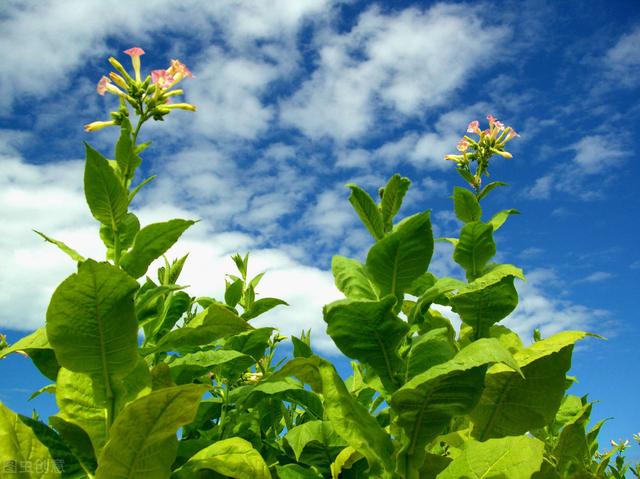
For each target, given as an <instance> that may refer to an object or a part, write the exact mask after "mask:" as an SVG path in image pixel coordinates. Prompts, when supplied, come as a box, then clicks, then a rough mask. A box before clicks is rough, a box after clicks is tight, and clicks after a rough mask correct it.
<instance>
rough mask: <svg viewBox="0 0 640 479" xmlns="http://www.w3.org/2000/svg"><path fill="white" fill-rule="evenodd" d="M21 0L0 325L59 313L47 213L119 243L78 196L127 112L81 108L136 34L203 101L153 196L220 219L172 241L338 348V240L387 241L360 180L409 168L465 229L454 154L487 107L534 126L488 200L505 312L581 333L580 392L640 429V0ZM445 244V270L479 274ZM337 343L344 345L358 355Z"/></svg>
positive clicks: (15, 13) (11, 35)
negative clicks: (334, 316) (116, 121)
mask: <svg viewBox="0 0 640 479" xmlns="http://www.w3.org/2000/svg"><path fill="white" fill-rule="evenodd" d="M122 6H123V4H122V2H118V1H115V0H113V1H100V2H98V1H86V0H85V1H80V0H68V1H62V2H57V1H56V2H54V1H43V2H24V1H14V0H9V1H8V2H3V4H2V6H0V32H2V33H1V34H0V60H1V64H2V65H4V68H3V69H2V70H0V91H1V92H2V94H1V95H0V211H1V212H2V213H0V215H1V217H0V218H1V220H0V222H1V224H2V225H3V233H2V235H1V236H0V263H1V264H2V265H3V272H4V274H3V275H2V276H1V277H0V331H3V332H6V333H8V335H9V339H10V340H15V339H17V338H18V337H20V336H22V335H23V334H24V333H25V332H26V331H28V330H31V329H34V328H36V327H38V326H40V325H42V324H43V321H44V312H45V310H46V306H47V303H48V298H49V296H50V294H51V292H52V290H53V289H54V288H55V286H56V285H57V284H58V283H59V282H60V281H61V280H62V279H63V278H64V277H65V276H66V275H68V274H70V273H71V272H72V270H73V267H74V265H73V264H71V262H69V261H68V260H67V258H66V257H64V255H62V254H60V253H58V251H56V250H55V248H52V247H49V246H47V245H45V244H43V243H42V241H41V240H39V239H38V238H37V237H36V236H35V235H34V234H33V233H32V232H31V228H36V229H39V230H41V231H44V232H46V233H47V234H49V235H51V236H54V237H56V238H58V239H61V240H63V241H65V242H67V243H68V244H70V245H72V246H73V247H75V248H76V249H77V250H79V251H80V252H81V253H83V254H85V255H87V256H92V257H95V258H102V257H103V254H104V251H103V249H102V247H101V246H100V244H99V242H98V238H97V234H96V233H97V231H96V225H95V224H94V222H93V220H92V219H91V217H90V214H89V213H88V210H87V208H86V205H85V204H84V200H83V196H82V190H81V185H82V155H83V146H82V141H83V140H88V141H90V142H92V144H94V145H95V146H96V147H98V148H100V149H102V150H103V151H104V152H105V153H108V152H109V149H110V148H111V146H110V145H111V144H112V142H113V140H114V135H115V131H112V132H109V131H102V132H99V133H94V134H91V135H87V134H86V133H84V132H83V131H82V125H83V124H85V123H88V122H90V121H93V120H98V119H106V118H107V116H108V111H110V109H113V108H115V107H116V100H115V99H114V98H113V97H109V96H107V97H100V96H98V95H97V94H96V92H95V85H96V83H97V81H98V80H99V78H100V77H101V75H103V74H105V73H107V72H108V67H109V64H108V63H107V61H106V59H107V57H108V56H110V55H114V56H116V57H118V58H120V59H121V60H122V61H123V63H124V62H125V60H126V57H125V55H123V54H122V53H121V52H122V50H124V49H126V48H129V47H131V46H140V47H142V48H144V49H145V50H146V52H147V53H146V55H144V56H143V57H142V64H143V70H146V71H148V70H151V69H156V68H164V67H166V66H167V65H168V62H169V60H170V59H171V58H179V59H181V60H182V61H183V62H184V63H186V64H187V65H188V66H189V67H190V69H191V70H192V71H193V72H194V74H195V76H196V78H195V79H193V80H189V81H185V85H184V88H185V93H186V94H185V97H186V100H187V101H189V102H191V103H194V104H196V105H197V106H198V112H197V113H195V114H192V113H189V112H175V113H173V114H172V115H171V116H170V117H169V119H168V120H167V122H165V123H164V124H154V125H151V126H150V127H149V128H148V129H147V130H146V131H145V132H144V133H143V137H144V139H145V140H146V139H150V140H152V141H153V146H152V149H151V150H149V153H148V154H146V156H145V157H144V165H143V170H144V173H148V174H157V175H158V179H157V180H156V181H155V182H154V183H153V184H152V185H151V186H150V187H149V188H148V189H147V190H146V191H145V192H144V194H142V195H141V196H140V200H139V201H138V203H137V204H136V212H137V213H138V214H139V216H140V217H141V219H142V220H143V223H149V222H152V221H158V220H164V219H168V218H171V217H184V218H199V219H201V220H202V221H201V222H200V223H198V225H197V226H196V227H194V228H192V230H191V231H189V232H188V234H187V235H185V237H184V240H183V241H182V242H181V244H180V245H179V246H177V247H176V248H175V249H174V250H173V252H172V253H173V254H174V255H178V254H181V253H183V252H186V251H190V252H191V256H190V259H189V262H188V265H187V268H186V270H185V273H184V280H183V281H184V282H185V283H188V284H190V285H191V286H192V291H193V292H194V293H197V294H208V295H214V296H216V295H217V296H220V293H221V291H222V288H223V285H224V281H223V275H224V273H226V272H231V271H232V263H231V261H230V260H229V259H228V256H229V255H230V254H232V253H234V252H236V251H241V252H244V251H251V252H252V263H251V269H252V270H253V271H254V273H257V272H259V271H262V270H267V271H268V274H267V276H266V277H265V280H264V282H263V285H262V290H261V292H262V294H263V295H265V296H271V295H275V296H280V297H282V298H284V299H286V300H287V301H288V302H289V303H290V304H291V307H290V308H288V309H287V310H284V309H281V310H279V311H274V312H272V313H270V314H269V315H267V316H266V317H265V323H266V322H268V323H269V324H271V325H277V326H279V327H280V328H281V329H282V331H283V332H284V333H297V332H299V331H300V330H301V329H302V328H308V327H311V328H312V330H313V332H314V342H315V345H316V347H317V348H318V349H319V350H320V351H321V352H322V353H324V354H327V355H331V354H334V355H335V348H334V347H333V346H332V345H331V343H330V341H329V340H328V339H327V337H326V335H325V334H324V325H323V322H322V317H321V308H322V305H323V304H326V303H327V302H330V301H332V300H333V299H336V298H338V297H339V295H338V293H337V292H336V290H335V288H334V287H333V285H332V279H331V275H330V273H329V272H328V269H329V264H330V258H331V255H333V254H343V255H348V256H353V257H359V258H362V257H363V255H364V253H365V251H366V250H367V248H368V247H369V245H370V239H369V237H368V235H367V233H366V231H365V230H364V229H363V228H361V227H359V226H358V221H357V217H356V215H355V214H354V213H353V212H352V211H351V209H350V206H349V204H348V202H347V196H348V190H346V189H345V188H344V184H345V183H348V182H356V183H358V184H360V185H362V186H364V187H366V188H368V189H369V190H370V191H371V192H374V191H375V190H376V189H377V187H378V186H380V185H382V184H383V183H384V181H385V179H386V178H387V177H388V176H390V175H391V174H393V173H394V172H400V173H402V174H404V175H406V176H409V177H410V178H411V179H412V181H413V187H412V189H411V190H410V194H409V197H408V200H407V204H406V205H405V207H404V209H403V213H405V214H410V213H412V212H415V211H417V210H419V209H426V208H429V209H432V211H433V213H432V215H433V221H434V224H435V229H436V234H437V235H441V236H448V235H452V234H455V233H456V232H457V229H458V228H459V225H458V224H457V222H456V220H455V217H454V216H453V214H452V208H451V206H452V205H451V200H450V199H449V198H448V196H449V194H450V191H451V189H452V188H453V186H455V185H460V180H459V178H458V177H457V175H456V174H455V172H454V171H453V167H452V165H451V164H450V163H448V162H445V161H444V160H443V156H444V155H445V154H446V153H453V152H455V145H456V143H457V141H458V139H459V138H460V136H461V135H462V134H463V132H464V130H465V128H466V125H467V123H468V122H469V121H471V120H474V119H478V120H484V117H485V116H486V115H487V114H488V113H492V114H494V115H496V116H497V117H498V118H500V119H501V120H502V121H504V122H505V123H507V124H508V125H513V127H514V128H515V129H516V130H517V131H518V132H519V133H520V134H521V137H520V138H518V139H517V141H514V142H512V143H511V144H510V145H512V146H511V151H512V153H513V154H514V158H513V159H512V160H503V159H500V160H497V161H495V162H494V165H493V168H492V175H493V179H499V180H503V181H507V182H508V183H510V185H511V186H510V187H509V188H508V189H503V190H501V191H499V192H498V193H494V194H493V195H492V197H491V198H490V199H489V200H488V201H487V203H486V206H485V210H486V211H488V212H490V213H492V212H496V211H498V210H500V209H505V208H518V209H519V210H520V211H521V212H522V215H520V216H517V217H512V218H511V219H510V220H509V222H508V224H507V225H506V226H505V227H503V228H502V229H501V230H500V232H499V233H498V234H497V237H496V239H497V242H498V249H499V252H500V256H499V260H500V261H503V262H510V263H514V264H517V265H519V266H521V267H523V268H524V269H525V273H526V274H527V277H528V281H527V282H526V283H525V284H521V285H519V291H520V294H521V305H520V307H519V309H518V310H517V311H516V312H515V313H514V314H513V315H512V317H510V318H509V320H508V325H509V326H511V327H513V328H514V329H516V330H518V331H519V332H521V333H522V334H523V335H526V336H529V334H530V331H531V329H532V328H534V327H541V328H542V331H543V333H545V334H552V333H553V332H556V331H559V330H562V329H585V330H588V331H592V332H595V333H599V334H602V335H604V336H606V337H607V338H609V339H608V341H606V342H605V341H595V340H591V341H589V342H588V343H585V344H584V345H583V346H580V348H579V350H578V351H577V352H576V355H575V359H574V367H573V374H575V375H577V376H578V379H579V381H580V382H579V384H578V385H577V386H576V393H579V394H584V393H587V392H588V393H589V394H590V397H591V398H592V399H596V400H599V401H601V402H600V404H598V406H597V407H596V409H595V416H596V417H597V418H604V417H615V419H613V420H611V421H609V423H608V424H607V426H606V427H605V430H604V431H605V432H604V435H603V439H607V440H608V439H609V438H619V437H623V438H629V437H630V436H631V434H632V433H637V432H638V431H639V430H640V412H639V411H638V408H637V403H638V396H639V394H640V390H639V389H638V383H639V381H638V374H637V372H636V365H637V364H638V362H639V361H640V354H639V353H638V347H637V345H638V340H639V330H640V326H639V321H638V313H637V307H636V302H635V299H636V296H637V290H638V286H640V283H639V282H638V280H637V278H638V274H639V273H640V252H639V251H638V248H637V245H638V243H639V227H638V224H639V218H638V211H639V206H640V204H639V201H638V196H637V191H638V183H637V179H636V177H637V176H638V174H639V173H640V171H639V170H640V168H639V167H638V163H637V161H635V159H634V154H635V151H634V150H635V146H636V144H637V136H636V135H637V125H638V124H639V122H640V48H638V47H640V6H639V4H638V3H637V1H633V0H628V1H622V0H620V1H607V2H605V1H588V2H584V1H565V2H554V1H549V2H544V1H535V0H534V1H527V2H471V3H465V2H442V3H432V2H408V1H394V2H358V1H344V2H340V1H331V0H314V1H310V0H309V1H306V0H297V1H296V2H291V1H286V0H272V1H265V2H261V1H247V2H242V3H240V4H238V3H237V2H232V1H219V2H204V1H196V0H192V1H185V2H168V1H166V0H149V1H145V2H128V4H127V8H126V9H124V8H122ZM450 256H451V250H450V248H449V247H448V246H447V245H445V244H438V245H437V251H436V254H435V257H434V260H433V265H432V267H433V270H434V272H436V273H437V274H439V275H453V276H460V275H461V272H460V270H459V269H458V268H457V266H456V265H455V264H454V263H453V262H452V261H451V259H450ZM339 361H340V360H339ZM0 378H1V379H0V387H1V389H0V400H2V401H5V402H7V404H8V405H9V406H10V407H12V408H14V409H17V410H19V411H21V412H29V411H30V409H31V407H32V406H35V407H37V408H40V409H41V410H42V411H44V414H45V415H46V414H48V413H49V412H51V411H50V410H51V404H50V402H47V400H46V399H37V400H35V401H33V402H32V403H27V402H26V398H27V397H28V395H29V392H28V391H31V390H32V389H36V388H37V387H39V386H40V385H43V384H45V382H46V381H45V380H42V379H40V378H39V377H38V375H37V373H35V372H34V370H32V369H30V367H29V364H28V362H27V361H26V360H24V359H23V358H20V357H16V358H11V359H8V360H5V361H2V362H1V363H0Z"/></svg>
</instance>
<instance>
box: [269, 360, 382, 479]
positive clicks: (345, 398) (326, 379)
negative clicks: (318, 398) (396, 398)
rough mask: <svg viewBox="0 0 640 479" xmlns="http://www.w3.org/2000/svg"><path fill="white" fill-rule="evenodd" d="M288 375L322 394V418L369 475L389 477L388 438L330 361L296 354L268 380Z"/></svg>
mask: <svg viewBox="0 0 640 479" xmlns="http://www.w3.org/2000/svg"><path fill="white" fill-rule="evenodd" d="M288 376H296V377H297V378H298V379H300V380H301V381H303V382H305V383H307V384H309V385H310V386H311V387H312V388H313V390H314V391H316V392H317V393H319V394H322V396H323V398H324V409H325V416H326V418H327V419H329V421H331V423H332V425H333V428H334V429H335V431H336V432H337V433H338V434H339V435H340V436H341V437H342V438H343V439H344V440H345V441H346V442H347V444H348V445H349V446H351V447H352V448H353V449H355V450H356V451H358V452H359V453H361V454H362V455H363V456H364V457H365V458H366V459H367V461H368V463H369V468H370V469H369V473H370V475H371V477H382V478H390V477H391V474H392V471H393V468H394V460H393V444H392V442H391V438H390V437H389V435H388V434H387V433H386V432H385V431H384V429H382V428H381V427H380V425H379V424H378V422H377V421H376V420H375V418H374V417H373V416H371V415H370V414H369V411H368V410H367V409H366V408H365V407H364V406H363V405H361V404H360V403H359V402H358V401H357V400H356V399H355V398H354V397H353V396H351V394H350V393H349V391H348V390H347V387H346V386H345V384H344V382H343V381H342V379H341V378H340V375H339V374H338V372H337V371H336V369H335V367H334V366H333V365H332V364H331V363H329V362H328V361H326V360H324V359H322V358H319V357H317V356H312V357H310V358H296V359H294V360H292V361H290V362H288V363H287V364H286V365H285V366H284V367H283V368H282V369H281V370H280V371H278V372H277V373H276V374H275V375H274V376H272V378H271V379H270V380H274V381H276V380H280V379H281V378H283V377H288Z"/></svg>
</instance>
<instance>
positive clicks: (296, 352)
mask: <svg viewBox="0 0 640 479" xmlns="http://www.w3.org/2000/svg"><path fill="white" fill-rule="evenodd" d="M291 342H292V343H293V357H294V358H309V357H311V356H313V350H312V349H311V346H309V345H308V344H307V343H305V342H304V341H303V340H302V339H300V338H296V337H295V336H291Z"/></svg>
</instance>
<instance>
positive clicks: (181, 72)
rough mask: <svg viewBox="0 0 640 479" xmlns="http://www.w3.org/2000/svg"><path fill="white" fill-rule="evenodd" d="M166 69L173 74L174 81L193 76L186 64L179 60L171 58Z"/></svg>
mask: <svg viewBox="0 0 640 479" xmlns="http://www.w3.org/2000/svg"><path fill="white" fill-rule="evenodd" d="M167 71H168V72H169V73H170V74H171V75H173V77H174V78H175V79H176V82H179V81H180V80H182V79H183V78H185V77H186V78H193V74H192V73H191V71H189V69H188V68H187V66H186V65H185V64H184V63H182V62H181V61H180V60H171V66H170V67H169V68H168V69H167Z"/></svg>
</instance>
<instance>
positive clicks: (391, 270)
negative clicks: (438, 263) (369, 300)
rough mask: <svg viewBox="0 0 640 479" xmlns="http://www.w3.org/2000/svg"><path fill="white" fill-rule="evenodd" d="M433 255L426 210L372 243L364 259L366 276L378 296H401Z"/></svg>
mask: <svg viewBox="0 0 640 479" xmlns="http://www.w3.org/2000/svg"><path fill="white" fill-rule="evenodd" d="M432 254H433V234H432V232H431V221H430V219H429V212H428V211H425V212H424V213H419V214H416V215H414V216H411V217H409V218H407V219H405V220H404V221H402V222H401V223H399V224H398V226H397V227H396V229H395V230H394V231H393V232H392V233H390V234H389V235H387V236H385V237H384V238H383V239H381V240H380V241H378V242H377V243H376V244H374V245H373V246H372V247H371V249H370V250H369V254H368V255H367V261H366V271H367V274H368V276H369V277H370V278H371V279H372V280H373V283H374V284H375V285H376V286H377V288H378V290H379V293H380V297H383V296H386V295H388V294H392V295H394V296H397V297H399V298H400V297H401V295H402V293H403V292H404V291H406V290H408V289H409V288H410V287H411V285H412V283H413V282H414V280H416V279H417V278H418V277H419V276H420V275H422V274H423V273H424V272H425V271H426V270H427V267H428V266H429V262H430V261H431V255H432Z"/></svg>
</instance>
